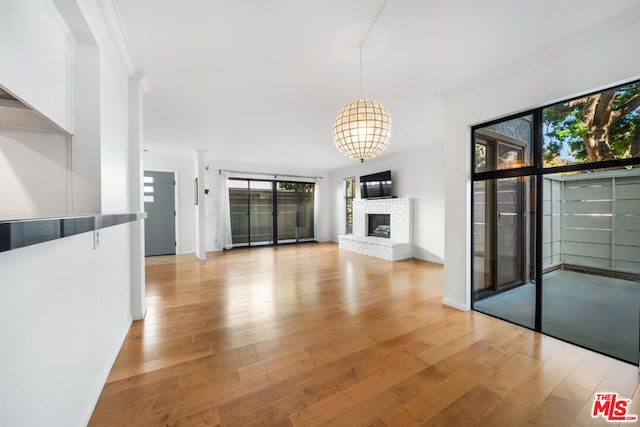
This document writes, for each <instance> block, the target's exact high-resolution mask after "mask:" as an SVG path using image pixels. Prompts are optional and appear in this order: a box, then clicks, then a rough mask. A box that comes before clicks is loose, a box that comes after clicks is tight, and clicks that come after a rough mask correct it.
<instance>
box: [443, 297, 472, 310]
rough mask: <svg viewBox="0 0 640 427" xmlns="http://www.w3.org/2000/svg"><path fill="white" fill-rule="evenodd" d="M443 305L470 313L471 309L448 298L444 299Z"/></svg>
mask: <svg viewBox="0 0 640 427" xmlns="http://www.w3.org/2000/svg"><path fill="white" fill-rule="evenodd" d="M442 303H443V304H444V305H448V306H449V307H453V308H456V309H458V310H461V311H469V310H470V309H471V307H469V306H468V305H467V304H460V303H459V302H458V301H454V300H452V299H449V298H446V297H442Z"/></svg>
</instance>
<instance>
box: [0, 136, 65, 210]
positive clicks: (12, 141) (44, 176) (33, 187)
mask: <svg viewBox="0 0 640 427" xmlns="http://www.w3.org/2000/svg"><path fill="white" fill-rule="evenodd" d="M69 179H70V176H69V171H68V144H67V137H66V136H63V135H56V134H53V133H43V132H38V131H27V130H16V129H3V128H0V200H2V201H3V202H2V204H0V218H4V219H11V218H25V217H38V216H47V215H50V216H55V215H64V214H66V213H69V212H68V210H69V202H70V197H69Z"/></svg>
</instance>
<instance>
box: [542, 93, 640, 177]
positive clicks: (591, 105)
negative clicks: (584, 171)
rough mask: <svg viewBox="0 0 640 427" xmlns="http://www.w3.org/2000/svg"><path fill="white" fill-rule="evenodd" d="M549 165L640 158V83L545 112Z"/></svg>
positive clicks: (590, 96) (546, 148) (546, 158)
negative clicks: (569, 157)
mask: <svg viewBox="0 0 640 427" xmlns="http://www.w3.org/2000/svg"><path fill="white" fill-rule="evenodd" d="M543 121H544V126H545V128H544V132H545V136H546V138H545V147H544V148H545V151H544V160H545V164H547V165H559V164H563V163H566V160H563V159H562V158H561V150H562V148H563V147H566V148H568V150H569V151H570V154H571V155H572V156H573V157H574V158H575V161H576V163H586V162H599V161H603V160H614V159H625V158H629V157H640V82H637V83H633V84H630V85H627V86H622V87H619V88H615V89H611V90H606V91H603V92H599V93H596V94H593V95H589V96H586V97H583V98H579V99H575V100H573V101H569V102H565V103H562V104H557V105H554V106H552V107H549V108H545V109H544V111H543Z"/></svg>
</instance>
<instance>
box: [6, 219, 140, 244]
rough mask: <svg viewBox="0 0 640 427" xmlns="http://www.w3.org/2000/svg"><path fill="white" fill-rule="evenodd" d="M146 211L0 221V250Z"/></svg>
mask: <svg viewBox="0 0 640 427" xmlns="http://www.w3.org/2000/svg"><path fill="white" fill-rule="evenodd" d="M146 217H147V214H146V212H138V213H123V214H95V215H78V216H61V217H51V218H30V219H12V220H4V221H0V252H4V251H9V250H12V249H19V248H23V247H25V246H31V245H36V244H39V243H44V242H48V241H51V240H56V239H62V238H64V237H69V236H73V235H76V234H80V233H88V232H90V231H96V230H100V229H102V228H107V227H112V226H114V225H118V224H124V223H128V222H133V221H138V220H140V219H144V218H146Z"/></svg>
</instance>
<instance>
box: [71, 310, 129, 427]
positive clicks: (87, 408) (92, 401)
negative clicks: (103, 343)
mask: <svg viewBox="0 0 640 427" xmlns="http://www.w3.org/2000/svg"><path fill="white" fill-rule="evenodd" d="M131 324H132V318H131V317H129V322H128V323H126V324H125V325H124V327H123V329H122V331H121V332H120V339H119V340H118V341H117V342H116V345H114V346H113V347H112V348H111V351H110V352H109V355H108V357H107V358H106V360H105V364H104V366H103V367H102V372H101V373H100V375H99V376H98V379H97V380H96V383H95V385H94V387H93V390H92V391H91V393H90V394H89V398H88V399H87V401H86V403H85V405H84V409H83V410H82V413H81V414H80V419H79V420H78V425H79V426H86V425H88V424H89V421H90V420H91V416H92V415H93V411H94V410H95V409H96V405H97V404H98V399H99V398H100V394H102V389H103V388H104V386H105V384H106V383H107V380H108V379H109V374H110V373H111V369H112V368H113V365H114V364H115V363H116V358H117V357H118V354H119V353H120V349H121V348H122V346H123V345H124V340H125V339H126V338H127V334H128V333H129V329H130V328H131Z"/></svg>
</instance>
